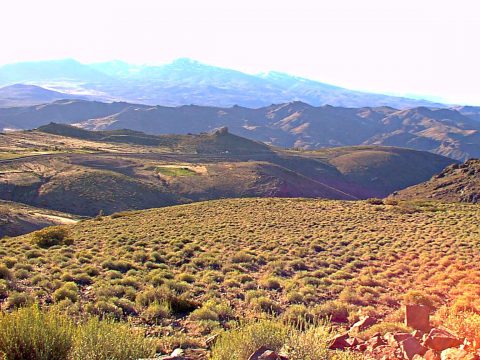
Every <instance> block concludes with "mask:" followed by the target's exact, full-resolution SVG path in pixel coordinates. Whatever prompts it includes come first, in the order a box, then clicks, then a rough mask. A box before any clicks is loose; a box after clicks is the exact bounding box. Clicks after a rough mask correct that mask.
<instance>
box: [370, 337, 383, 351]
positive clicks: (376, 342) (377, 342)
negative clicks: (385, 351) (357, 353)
mask: <svg viewBox="0 0 480 360" xmlns="http://www.w3.org/2000/svg"><path fill="white" fill-rule="evenodd" d="M381 345H385V341H384V340H383V338H382V337H381V336H374V337H372V338H371V339H370V340H368V341H367V346H368V347H369V348H370V349H375V348H377V347H379V346H381Z"/></svg>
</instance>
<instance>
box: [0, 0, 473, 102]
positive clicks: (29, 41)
mask: <svg viewBox="0 0 480 360" xmlns="http://www.w3.org/2000/svg"><path fill="white" fill-rule="evenodd" d="M479 39H480V1H479V0H401V1H394V0H326V1H324V0H311V1H306V0H289V1H284V0H238V1H233V0H171V1H163V0H81V1H80V0H77V1H75V0H70V1H68V0H41V1H40V0H31V1H26V0H2V1H1V4H0V40H1V50H0V64H4V63H10V62H17V61H29V60H42V59H55V58H76V59H78V60H80V61H82V62H95V61H104V60H111V59H122V60H125V61H128V62H133V63H139V64H142V63H154V64H157V63H165V62H169V61H171V60H173V59H175V58H178V57H190V58H193V59H196V60H199V61H201V62H205V63H208V64H212V65H218V66H223V67H230V68H235V69H238V70H242V71H245V72H249V73H255V72H260V71H267V70H277V71H284V72H288V73H291V74H295V75H299V76H304V77H308V78H313V79H316V80H320V81H323V82H327V83H332V84H336V85H341V86H345V87H348V88H353V89H361V90H369V91H377V92H388V93H393V94H400V95H411V94H414V95H429V96H430V97H436V98H438V99H443V100H447V101H450V102H457V103H472V104H473V103H475V104H480V85H479V84H480V41H479Z"/></svg>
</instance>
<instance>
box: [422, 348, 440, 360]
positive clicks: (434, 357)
mask: <svg viewBox="0 0 480 360" xmlns="http://www.w3.org/2000/svg"><path fill="white" fill-rule="evenodd" d="M424 357H425V360H441V358H440V353H439V352H438V351H435V350H432V349H428V350H427V352H426V353H425V356H424Z"/></svg>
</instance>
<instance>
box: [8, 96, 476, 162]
mask: <svg viewBox="0 0 480 360" xmlns="http://www.w3.org/2000/svg"><path fill="white" fill-rule="evenodd" d="M476 111H477V109H476V108H473V107H464V108H462V107H459V108H456V109H430V108H426V107H416V108H412V109H406V110H398V109H394V108H391V107H361V108H344V107H333V106H329V105H326V106H320V107H314V106H311V105H308V104H305V103H303V102H291V103H286V104H279V105H270V106H266V107H262V108H257V109H251V108H246V107H240V106H233V107H230V108H220V107H206V106H195V105H189V106H179V107H165V106H148V105H139V104H130V103H125V102H114V103H102V102H94V101H85V100H61V101H57V102H54V103H51V104H44V105H37V106H30V107H17V108H3V109H0V129H3V130H4V131H5V130H8V129H33V128H37V127H39V126H41V125H45V124H48V123H50V122H56V123H61V124H74V125H76V126H77V127H80V128H84V129H88V130H117V129H132V130H136V131H142V132H146V133H149V134H187V133H201V132H206V131H211V130H213V129H215V128H218V127H222V126H227V127H228V128H229V129H230V131H231V132H232V133H234V134H237V135H239V136H243V137H246V138H249V139H253V140H257V141H262V142H264V143H267V144H270V145H273V146H279V147H287V148H300V149H319V148H325V147H335V146H354V145H382V146H396V147H405V148H411V149H416V150H423V151H430V152H432V153H436V154H440V155H444V156H448V157H451V158H453V159H457V160H465V159H468V158H472V157H480V121H479V120H478V112H476Z"/></svg>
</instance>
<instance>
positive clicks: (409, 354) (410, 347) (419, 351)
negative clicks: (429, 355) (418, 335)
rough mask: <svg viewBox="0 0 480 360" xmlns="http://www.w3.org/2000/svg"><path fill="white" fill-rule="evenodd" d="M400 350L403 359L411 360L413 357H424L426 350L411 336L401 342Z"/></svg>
mask: <svg viewBox="0 0 480 360" xmlns="http://www.w3.org/2000/svg"><path fill="white" fill-rule="evenodd" d="M399 346H400V350H401V351H402V355H403V357H404V358H405V359H408V360H412V359H413V357H414V356H415V355H422V356H423V355H424V354H425V353H426V352H427V349H426V348H425V347H424V346H423V345H422V344H421V343H420V341H418V339H415V338H414V337H413V336H411V335H410V337H409V338H407V339H405V340H403V341H401V342H400V343H399Z"/></svg>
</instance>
